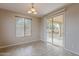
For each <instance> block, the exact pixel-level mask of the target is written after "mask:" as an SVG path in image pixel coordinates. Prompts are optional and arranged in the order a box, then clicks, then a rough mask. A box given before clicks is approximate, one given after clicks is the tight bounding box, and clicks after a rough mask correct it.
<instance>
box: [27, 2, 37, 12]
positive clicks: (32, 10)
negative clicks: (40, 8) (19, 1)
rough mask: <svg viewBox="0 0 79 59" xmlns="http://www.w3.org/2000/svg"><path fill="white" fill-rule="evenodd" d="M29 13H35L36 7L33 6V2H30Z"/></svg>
mask: <svg viewBox="0 0 79 59" xmlns="http://www.w3.org/2000/svg"><path fill="white" fill-rule="evenodd" d="M28 13H29V14H37V11H36V9H35V8H34V4H33V3H32V7H31V8H30V10H29V11H28Z"/></svg>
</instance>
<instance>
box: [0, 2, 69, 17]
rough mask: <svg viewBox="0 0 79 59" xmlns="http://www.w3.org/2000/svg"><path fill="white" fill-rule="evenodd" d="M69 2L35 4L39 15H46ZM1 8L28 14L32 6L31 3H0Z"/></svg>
mask: <svg viewBox="0 0 79 59" xmlns="http://www.w3.org/2000/svg"><path fill="white" fill-rule="evenodd" d="M65 5H68V4H67V3H35V4H34V6H35V8H36V10H37V12H38V14H37V15H35V16H38V17H41V16H44V15H46V14H48V13H50V12H52V11H54V10H56V9H58V8H61V7H63V6H65ZM0 8H2V9H7V10H10V11H14V12H19V13H23V14H27V11H28V10H29V8H31V4H30V3H0Z"/></svg>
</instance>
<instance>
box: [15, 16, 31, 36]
mask: <svg viewBox="0 0 79 59" xmlns="http://www.w3.org/2000/svg"><path fill="white" fill-rule="evenodd" d="M17 17H18V18H24V36H23V37H29V36H30V37H32V18H26V17H21V16H15V32H16V18H17ZM25 19H29V20H31V35H27V36H26V35H25V30H27V29H25ZM16 37H17V36H16Z"/></svg>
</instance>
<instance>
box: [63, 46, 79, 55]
mask: <svg viewBox="0 0 79 59" xmlns="http://www.w3.org/2000/svg"><path fill="white" fill-rule="evenodd" d="M64 49H65V50H67V51H69V52H71V53H74V54H76V55H79V54H78V53H76V52H74V51H71V50H69V49H66V48H64Z"/></svg>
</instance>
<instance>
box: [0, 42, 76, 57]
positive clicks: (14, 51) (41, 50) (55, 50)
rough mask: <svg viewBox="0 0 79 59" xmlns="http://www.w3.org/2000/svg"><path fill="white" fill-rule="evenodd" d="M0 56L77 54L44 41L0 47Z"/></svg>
mask: <svg viewBox="0 0 79 59" xmlns="http://www.w3.org/2000/svg"><path fill="white" fill-rule="evenodd" d="M0 56H77V55H76V54H73V53H71V52H69V51H66V50H64V49H63V48H61V47H57V46H55V45H51V44H49V43H44V42H42V41H38V42H33V43H29V44H22V45H17V46H12V47H8V48H4V49H0Z"/></svg>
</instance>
